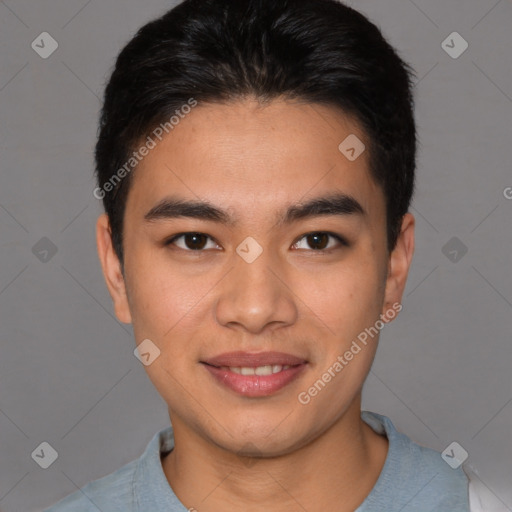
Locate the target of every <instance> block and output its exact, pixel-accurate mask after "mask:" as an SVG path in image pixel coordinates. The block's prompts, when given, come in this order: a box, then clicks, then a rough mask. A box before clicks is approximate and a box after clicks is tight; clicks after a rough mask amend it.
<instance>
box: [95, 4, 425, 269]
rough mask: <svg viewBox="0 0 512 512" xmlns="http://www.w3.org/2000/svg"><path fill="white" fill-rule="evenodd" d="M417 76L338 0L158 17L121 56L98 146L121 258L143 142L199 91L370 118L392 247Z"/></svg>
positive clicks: (374, 170)
mask: <svg viewBox="0 0 512 512" xmlns="http://www.w3.org/2000/svg"><path fill="white" fill-rule="evenodd" d="M413 76H415V73H414V70H413V69H412V68H411V67H410V66H409V64H407V63H406V62H404V61H403V60H402V58H401V57H399V55H398V53H397V51H396V50H395V49H394V48H393V47H392V46H391V45H390V44H389V43H388V42H387V41H386V39H385V38H384V36H383V35H382V33H381V31H380V30H379V28H377V26H376V25H374V24H373V23H372V22H370V21H369V20H368V19H367V18H366V17H365V16H363V15H362V14H361V13H359V12H358V11H356V10H354V9H352V8H350V7H348V6H346V5H344V4H342V3H340V2H338V1H336V0H279V1H276V0H185V1H184V2H182V3H180V4H179V5H177V6H175V7H174V8H173V9H171V10H169V11H168V12H166V13H165V14H164V15H163V16H161V17H160V18H158V19H156V20H154V21H151V22H149V23H147V24H146V25H145V26H143V27H142V28H141V29H140V30H139V31H138V32H137V33H136V35H135V36H134V37H133V39H131V40H130V41H129V43H128V44H127V45H126V46H125V47H124V48H123V49H122V51H121V52H120V54H119V56H118V57H117V61H116V64H115V67H114V70H113V72H112V74H111V77H110V80H109V82H108V84H107V86H106V89H105V96H104V103H103V108H102V112H101V118H100V126H99V134H98V140H97V144H96V150H95V158H96V175H97V179H98V189H96V190H97V191H98V194H96V193H95V195H96V197H100V198H102V199H103V204H104V208H105V211H106V213H107V214H108V217H109V221H110V226H111V234H112V242H113V246H114V249H115V251H116V254H117V255H118V257H119V259H120V261H121V264H123V225H124V222H123V217H124V212H125V206H126V199H127V195H128V191H129V187H130V182H131V176H132V173H130V172H129V171H130V169H129V168H127V166H126V162H127V161H129V160H130V158H131V155H132V152H133V151H134V149H135V148H136V147H137V144H140V141H141V140H145V138H146V137H147V136H148V134H149V133H150V132H151V130H152V129H154V128H155V127H156V126H158V125H162V126H163V123H165V122H166V121H167V124H166V126H167V127H168V128H170V127H171V126H170V123H169V122H168V120H169V119H170V118H171V116H173V115H174V114H175V113H176V114H177V113H179V112H182V110H181V109H182V108H183V106H184V105H188V104H190V103H191V100H192V101H195V102H199V103H201V102H205V103H226V102H230V101H236V100H240V99H244V98H247V97H256V98H257V99H259V100H260V101H271V100H272V99H277V98H284V99H297V100H301V101H306V102H310V103H312V104H322V105H328V106H333V107H336V108H338V109H341V110H342V111H343V112H344V113H346V114H347V115H350V116H352V117H353V118H354V119H355V120H356V121H357V122H358V123H359V124H360V126H361V127H362V129H363V131H364V134H365V136H366V137H367V138H368V142H369V144H367V151H368V152H369V162H370V165H369V166H370V174H371V176H372V177H373V179H374V180H375V181H376V183H378V184H379V185H380V186H381V187H382V189H383V191H384V195H385V199H386V215H387V240H388V249H389V250H392V249H393V248H394V247H395V245H396V240H397V237H398V234H399V233H400V226H401V220H402V218H403V216H404V214H405V213H407V211H408V209H409V205H410V201H411V198H412V194H413V190H414V175H415V167H416V126H415V121H414V98H413V94H412V89H413ZM167 131H169V130H168V129H167ZM340 142H341V141H340ZM132 163H133V166H134V168H135V167H136V165H135V162H132ZM122 166H124V172H120V171H121V168H122ZM116 174H117V176H116ZM121 177H122V179H121ZM113 178H114V179H113ZM116 178H117V179H116ZM106 191H108V193H107V192H106Z"/></svg>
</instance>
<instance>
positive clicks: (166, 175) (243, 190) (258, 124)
mask: <svg viewBox="0 0 512 512" xmlns="http://www.w3.org/2000/svg"><path fill="white" fill-rule="evenodd" d="M344 141H347V143H344ZM155 142H156V145H155V147H154V149H152V150H151V151H150V152H149V154H147V156H145V157H144V158H143V159H142V160H141V162H140V163H139V164H138V167H137V169H136V170H135V171H134V176H133V180H132V185H131V190H130V193H129V196H128V203H129V204H128V205H127V209H128V208H136V209H143V208H146V209H147V207H150V206H153V205H154V204H156V203H157V202H158V201H160V200H161V199H162V198H164V197H165V195H166V194H172V195H174V196H176V195H180V196H183V197H186V198H189V199H208V200H210V201H212V202H214V203H216V204H220V205H223V207H224V208H226V209H228V210H233V211H235V210H236V211H239V210H245V211H249V210H251V209H252V211H253V213H255V212H256V211H258V212H260V213H262V212H263V211H267V212H269V213H270V210H275V207H277V203H279V204H285V203H289V202H291V201H293V202H296V201H297V200H300V199H307V198H310V197H314V196H315V195H325V193H330V192H333V191H337V192H343V193H345V194H348V195H351V196H353V197H355V198H356V199H357V200H358V201H359V202H360V203H361V204H362V206H363V208H364V209H365V210H366V211H369V213H371V212H372V211H375V213H377V214H379V213H382V208H383V205H384V198H383V194H382V191H381V189H380V187H378V186H377V185H376V184H375V182H374V180H373V179H372V178H371V177H370V173H369V168H368V163H369V154H368V150H363V151H362V153H361V154H360V156H358V157H357V158H356V159H355V160H354V159H353V156H357V154H358V153H359V152H360V151H361V150H362V148H363V146H362V144H364V145H365V146H366V148H368V146H369V141H368V140H367V138H366V135H365V134H364V132H363V131H362V130H361V129H360V127H359V126H358V124H357V122H355V121H354V120H353V119H351V118H349V117H348V116H346V115H344V114H343V113H342V112H340V111H339V110H337V109H335V108H332V107H328V106H324V105H316V104H307V103H298V102H290V101H285V100H275V101H272V102H271V103H269V104H266V105H261V104H260V103H258V102H257V101H255V100H245V101H236V102H232V103H226V104H217V103H215V104H200V105H198V106H196V107H195V108H194V109H193V110H192V111H191V112H190V113H189V114H187V115H186V116H184V117H183V118H182V119H180V121H179V123H178V124H177V125H176V126H175V127H174V128H173V130H172V131H170V133H168V134H165V132H164V136H163V138H162V140H161V141H159V140H158V139H156V138H155ZM340 144H341V151H340ZM351 147H353V148H354V150H355V152H356V153H355V155H354V151H351ZM347 149H348V150H349V152H348V153H347V152H346V151H347ZM347 155H348V157H351V158H348V157H347Z"/></svg>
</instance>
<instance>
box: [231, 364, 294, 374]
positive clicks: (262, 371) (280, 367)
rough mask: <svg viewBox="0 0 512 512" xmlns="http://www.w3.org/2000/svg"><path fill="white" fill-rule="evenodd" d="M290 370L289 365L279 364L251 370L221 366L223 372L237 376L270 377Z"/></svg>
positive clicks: (249, 368)
mask: <svg viewBox="0 0 512 512" xmlns="http://www.w3.org/2000/svg"><path fill="white" fill-rule="evenodd" d="M288 368H290V365H284V366H283V365H280V364H274V365H270V364H268V365H265V366H258V367H256V368H251V367H248V366H242V367H240V366H229V367H228V366H223V367H222V369H223V370H229V371H232V372H233V373H238V374H239V375H260V376H261V375H272V374H273V373H279V372H280V371H282V370H287V369H288Z"/></svg>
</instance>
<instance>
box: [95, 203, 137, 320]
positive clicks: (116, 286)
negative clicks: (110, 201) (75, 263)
mask: <svg viewBox="0 0 512 512" xmlns="http://www.w3.org/2000/svg"><path fill="white" fill-rule="evenodd" d="M96 245H97V249H98V257H99V259H100V263H101V268H102V270H103V277H104V278H105V282H106V284H107V288H108V291H109V293H110V296H111V298H112V301H113V303H114V311H115V313H116V316H117V318H118V320H119V321H120V322H123V323H126V324H129V323H131V321H132V318H131V314H130V308H129V305H128V298H127V295H126V286H125V280H124V276H123V272H122V269H121V263H120V261H119V258H118V257H117V254H116V252H115V250H114V246H113V244H112V235H111V230H110V222H109V219H108V216H107V214H105V213H104V214H102V215H100V216H99V218H98V221H97V223H96Z"/></svg>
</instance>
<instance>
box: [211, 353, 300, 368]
mask: <svg viewBox="0 0 512 512" xmlns="http://www.w3.org/2000/svg"><path fill="white" fill-rule="evenodd" d="M201 362H203V363H206V364H209V365H212V366H231V367H233V368H236V367H238V368H240V367H248V368H256V367H258V366H267V365H281V366H285V365H289V366H295V365H298V364H303V363H306V362H307V361H306V360H305V359H303V358H302V357H297V356H294V355H292V354H286V353H284V352H259V353H256V354H255V353H250V352H226V353H224V354H219V355H217V356H215V357H210V358H208V359H205V360H204V361H201Z"/></svg>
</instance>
